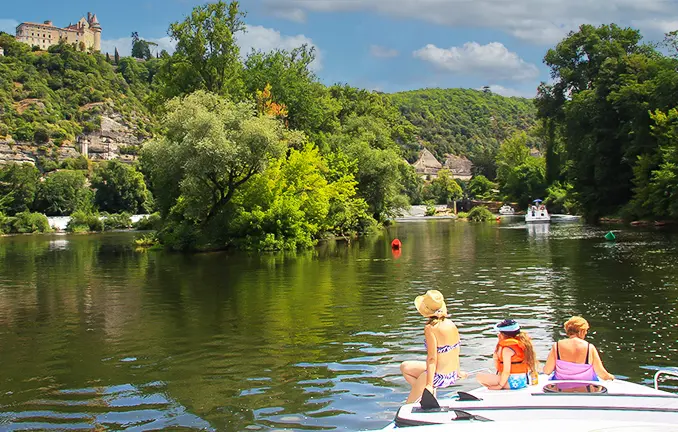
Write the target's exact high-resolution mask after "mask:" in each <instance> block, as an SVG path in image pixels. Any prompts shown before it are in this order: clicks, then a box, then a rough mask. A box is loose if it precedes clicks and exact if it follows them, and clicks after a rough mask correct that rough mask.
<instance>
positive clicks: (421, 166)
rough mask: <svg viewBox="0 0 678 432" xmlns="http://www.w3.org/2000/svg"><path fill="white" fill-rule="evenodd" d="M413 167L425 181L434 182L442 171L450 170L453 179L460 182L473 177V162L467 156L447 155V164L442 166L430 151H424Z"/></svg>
mask: <svg viewBox="0 0 678 432" xmlns="http://www.w3.org/2000/svg"><path fill="white" fill-rule="evenodd" d="M412 166H413V167H414V170H415V171H416V173H417V174H418V175H419V176H421V177H422V178H423V179H424V180H433V179H434V178H436V177H437V176H438V171H440V170H441V169H448V170H450V173H451V174H452V177H453V178H455V179H459V180H464V181H467V180H470V179H471V177H472V176H473V162H471V161H470V160H468V158H466V156H455V155H450V154H448V155H445V162H444V163H442V164H441V163H440V162H439V161H438V159H436V157H435V156H433V153H431V152H430V151H429V150H428V149H423V150H422V151H421V152H420V153H419V159H417V161H416V162H415V163H413V164H412Z"/></svg>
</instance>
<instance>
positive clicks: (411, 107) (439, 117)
mask: <svg viewBox="0 0 678 432" xmlns="http://www.w3.org/2000/svg"><path fill="white" fill-rule="evenodd" d="M388 97H389V99H390V100H391V101H392V102H393V104H394V105H395V106H396V107H398V108H399V109H400V111H401V112H402V113H403V115H404V116H405V117H406V118H407V119H408V120H409V121H410V122H411V123H412V124H413V125H415V126H417V127H418V128H419V130H420V135H421V137H422V138H423V139H424V141H426V142H427V143H428V144H427V145H426V146H427V148H429V149H430V150H431V151H432V152H433V154H434V155H436V157H437V158H438V159H439V160H442V159H443V157H444V155H445V154H447V153H449V154H457V155H467V156H469V158H470V159H471V161H472V162H473V163H474V164H475V167H476V169H478V170H479V171H478V173H480V174H484V175H486V176H487V177H490V178H494V172H493V171H494V167H493V165H494V155H495V154H496V151H497V148H498V147H499V144H500V143H501V142H502V141H504V140H505V139H507V138H508V137H510V136H511V135H512V134H513V133H514V132H515V131H525V130H528V129H529V128H531V127H532V126H533V125H534V124H535V116H536V110H535V108H534V105H533V103H532V101H531V100H529V99H523V98H516V97H512V98H507V97H503V96H499V95H495V94H492V93H485V92H482V91H478V90H469V89H425V90H414V91H408V92H403V93H395V94H392V95H390V96H388ZM416 147H418V146H415V147H414V151H409V152H408V153H407V157H408V160H409V161H410V162H414V160H415V158H416V151H417V150H418V148H416Z"/></svg>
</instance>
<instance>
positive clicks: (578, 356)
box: [557, 338, 593, 364]
mask: <svg viewBox="0 0 678 432" xmlns="http://www.w3.org/2000/svg"><path fill="white" fill-rule="evenodd" d="M557 344H558V345H557V348H558V350H557V352H558V353H559V354H560V360H565V361H568V362H571V363H579V364H584V363H589V364H591V363H592V362H591V354H592V352H591V351H592V350H591V349H589V348H593V345H591V346H590V347H589V343H588V342H586V341H584V340H582V339H579V338H571V339H563V340H560V341H558V342H557ZM587 354H588V358H587V356H586V355H587Z"/></svg>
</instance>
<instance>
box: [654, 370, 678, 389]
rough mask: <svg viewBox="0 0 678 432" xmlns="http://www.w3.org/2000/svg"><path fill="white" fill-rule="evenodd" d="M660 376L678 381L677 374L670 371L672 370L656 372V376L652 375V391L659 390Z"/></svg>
mask: <svg viewBox="0 0 678 432" xmlns="http://www.w3.org/2000/svg"><path fill="white" fill-rule="evenodd" d="M660 375H668V376H670V377H671V378H675V379H678V372H676V371H672V370H665V369H664V370H658V371H657V373H656V374H654V389H655V390H659V376H660Z"/></svg>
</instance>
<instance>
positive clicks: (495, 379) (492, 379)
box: [476, 373, 501, 387]
mask: <svg viewBox="0 0 678 432" xmlns="http://www.w3.org/2000/svg"><path fill="white" fill-rule="evenodd" d="M476 379H477V380H478V382H479V383H480V384H482V385H484V386H485V387H490V386H496V385H499V381H500V380H501V376H500V375H498V374H490V373H479V374H478V375H476Z"/></svg>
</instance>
